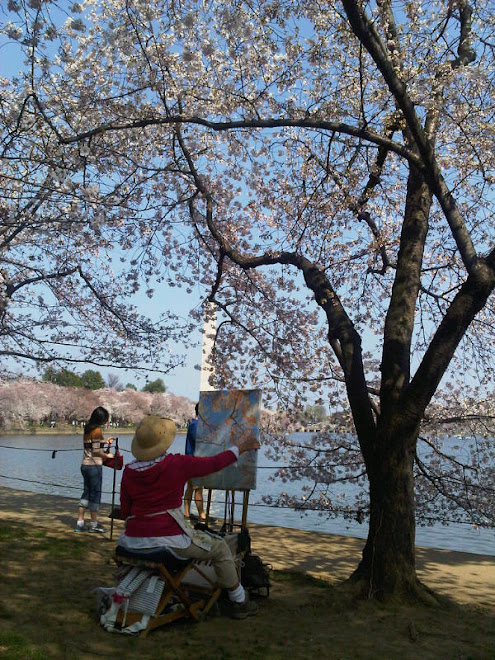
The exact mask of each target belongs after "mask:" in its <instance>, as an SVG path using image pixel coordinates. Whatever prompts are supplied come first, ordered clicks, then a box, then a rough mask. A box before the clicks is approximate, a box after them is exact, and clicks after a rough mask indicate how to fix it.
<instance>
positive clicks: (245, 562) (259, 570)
mask: <svg viewBox="0 0 495 660" xmlns="http://www.w3.org/2000/svg"><path fill="white" fill-rule="evenodd" d="M271 570H272V567H271V565H270V564H265V563H264V562H263V561H262V559H261V557H259V556H258V555H252V554H250V553H248V554H246V555H245V556H244V557H243V559H242V562H241V584H242V586H243V587H244V588H245V589H247V590H248V592H249V594H250V595H255V596H265V597H266V598H268V596H269V593H270V575H269V571H271Z"/></svg>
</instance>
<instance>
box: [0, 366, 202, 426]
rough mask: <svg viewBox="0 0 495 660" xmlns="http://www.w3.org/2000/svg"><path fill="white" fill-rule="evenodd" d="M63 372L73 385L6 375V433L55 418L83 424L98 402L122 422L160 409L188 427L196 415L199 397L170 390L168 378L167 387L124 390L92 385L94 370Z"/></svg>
mask: <svg viewBox="0 0 495 660" xmlns="http://www.w3.org/2000/svg"><path fill="white" fill-rule="evenodd" d="M62 372H63V373H62ZM62 372H58V375H59V376H60V378H61V382H69V383H72V384H70V385H60V384H58V383H55V382H52V381H51V380H50V379H48V378H45V376H44V377H43V380H42V381H36V380H33V379H28V378H18V379H15V380H3V381H1V380H0V432H1V431H2V429H3V430H5V431H8V430H12V429H27V428H29V427H32V426H50V425H52V423H53V422H55V423H56V424H57V425H58V426H60V425H67V424H68V425H71V426H72V427H77V428H80V426H81V425H82V424H83V423H84V422H85V421H86V420H87V419H88V418H89V416H90V415H91V412H92V410H94V408H96V407H97V406H104V407H105V408H107V409H108V411H109V412H110V420H111V423H112V424H115V425H119V426H128V425H134V424H136V423H137V422H138V421H139V420H140V419H142V418H143V417H144V416H145V415H150V414H154V415H159V416H162V417H170V418H171V419H173V420H174V421H175V422H176V424H177V425H178V426H179V427H184V426H185V425H186V424H187V422H188V421H189V420H190V419H191V418H192V417H193V415H194V403H195V402H191V401H189V399H187V398H186V397H181V396H176V395H174V394H170V393H166V392H165V391H163V390H164V386H163V383H162V386H163V390H160V389H155V388H156V387H158V386H159V384H158V385H157V384H156V382H155V383H148V385H147V386H146V388H143V391H141V392H138V391H137V390H136V389H135V388H133V387H126V388H122V389H121V390H120V391H118V390H116V389H114V388H111V387H106V386H105V383H104V382H103V387H101V388H94V387H90V386H89V385H90V384H93V385H94V384H95V383H96V382H100V381H99V379H98V377H97V376H94V375H92V374H89V372H85V374H83V375H82V376H79V379H80V380H77V379H73V378H72V377H71V372H67V371H66V370H62ZM49 373H50V372H49ZM93 373H95V372H93ZM97 373H98V372H96V374H97ZM88 374H89V375H88ZM45 375H46V374H45ZM100 376H101V375H100ZM65 378H67V381H64V379H65ZM158 380H161V379H158ZM83 382H84V383H86V384H85V385H84V384H82V383H83ZM150 388H151V390H152V391H150Z"/></svg>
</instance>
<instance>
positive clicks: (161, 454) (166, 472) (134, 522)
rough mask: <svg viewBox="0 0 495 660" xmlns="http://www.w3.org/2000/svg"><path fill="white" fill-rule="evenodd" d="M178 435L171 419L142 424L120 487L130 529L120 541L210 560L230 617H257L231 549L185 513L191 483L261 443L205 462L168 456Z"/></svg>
mask: <svg viewBox="0 0 495 660" xmlns="http://www.w3.org/2000/svg"><path fill="white" fill-rule="evenodd" d="M174 437H175V424H174V422H173V421H172V420H171V419H165V418H160V417H156V416H153V415H150V416H148V417H145V418H144V419H143V420H142V421H141V422H140V423H139V424H138V426H137V428H136V434H135V436H134V439H133V440H132V446H131V451H132V453H133V454H134V457H135V459H136V460H135V461H133V462H132V463H128V464H127V465H126V467H125V470H124V474H123V477H122V483H121V487H120V504H121V510H122V518H124V519H125V521H126V526H125V532H123V533H122V534H121V536H120V537H119V541H118V543H119V545H120V546H122V547H124V548H125V549H126V550H128V551H131V552H134V553H136V554H139V553H142V552H145V551H150V550H157V549H160V548H163V547H165V548H167V550H169V551H170V552H172V554H174V555H176V556H178V557H179V558H181V559H197V560H199V561H210V562H211V564H212V566H213V568H214V570H215V573H216V576H217V582H218V585H219V586H220V587H222V588H224V589H225V590H226V591H227V594H228V597H229V600H230V606H231V616H232V617H233V618H235V619H245V618H246V617H248V616H252V615H253V614H256V613H257V611H258V606H257V605H256V603H254V602H252V601H250V600H249V598H248V595H247V593H245V591H244V588H243V587H242V585H241V584H240V583H239V577H238V575H237V570H236V567H235V562H234V557H233V555H232V551H231V549H230V547H229V545H227V543H226V541H225V539H223V538H221V537H216V536H214V535H209V534H207V533H205V532H201V531H198V530H193V529H192V527H191V526H190V525H189V524H188V523H187V522H186V520H185V518H184V514H183V512H182V508H181V507H182V495H183V493H184V485H185V484H186V482H187V481H188V480H189V479H194V478H197V477H202V476H205V475H207V474H211V473H213V472H217V471H218V470H221V469H222V468H224V467H227V466H228V465H232V464H233V463H235V462H236V461H237V460H238V459H239V456H240V455H241V454H243V453H244V452H246V451H253V450H256V449H258V448H259V446H260V443H259V442H258V440H257V439H256V438H254V437H252V438H247V439H245V440H243V441H242V442H239V444H238V445H237V446H232V447H230V448H229V449H228V450H226V451H223V452H220V453H219V454H217V455H216V456H208V457H202V458H201V457H198V456H184V455H183V454H171V453H168V452H167V450H168V449H169V447H170V445H171V444H172V442H173V440H174ZM236 536H237V535H236ZM231 540H232V541H234V540H235V541H236V540H237V539H231Z"/></svg>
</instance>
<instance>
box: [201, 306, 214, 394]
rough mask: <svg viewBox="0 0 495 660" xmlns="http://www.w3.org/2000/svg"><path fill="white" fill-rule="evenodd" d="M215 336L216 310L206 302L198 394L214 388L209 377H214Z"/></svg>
mask: <svg viewBox="0 0 495 660" xmlns="http://www.w3.org/2000/svg"><path fill="white" fill-rule="evenodd" d="M216 334H217V309H216V305H215V303H212V302H207V303H206V307H205V320H204V326H203V354H202V356H201V378H200V382H199V391H200V392H211V391H212V390H214V389H215V386H214V385H213V384H211V383H210V376H214V375H215V365H214V362H213V348H214V346H215V337H216Z"/></svg>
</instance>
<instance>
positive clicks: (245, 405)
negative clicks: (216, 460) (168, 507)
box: [194, 390, 261, 490]
mask: <svg viewBox="0 0 495 660" xmlns="http://www.w3.org/2000/svg"><path fill="white" fill-rule="evenodd" d="M260 404H261V393H260V390H213V391H207V392H201V393H200V397H199V407H198V427H197V433H196V456H214V455H215V454H218V453H220V452H221V451H224V450H225V449H228V448H229V447H231V446H232V445H238V444H240V443H241V442H242V441H243V440H245V439H246V438H247V437H251V436H254V437H256V438H257V439H258V440H259V434H260V432H259V424H260ZM257 461H258V452H256V451H248V452H245V453H244V454H242V456H240V458H239V460H238V461H237V462H236V463H234V464H233V465H229V466H228V467H226V468H224V469H223V470H220V472H216V473H214V474H210V475H208V476H206V477H201V479H197V480H194V484H195V485H197V486H203V487H204V488H211V489H218V490H254V489H255V488H256V468H257Z"/></svg>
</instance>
